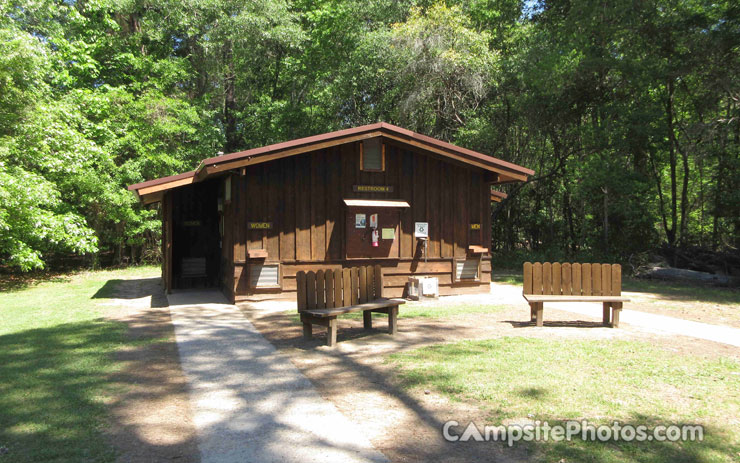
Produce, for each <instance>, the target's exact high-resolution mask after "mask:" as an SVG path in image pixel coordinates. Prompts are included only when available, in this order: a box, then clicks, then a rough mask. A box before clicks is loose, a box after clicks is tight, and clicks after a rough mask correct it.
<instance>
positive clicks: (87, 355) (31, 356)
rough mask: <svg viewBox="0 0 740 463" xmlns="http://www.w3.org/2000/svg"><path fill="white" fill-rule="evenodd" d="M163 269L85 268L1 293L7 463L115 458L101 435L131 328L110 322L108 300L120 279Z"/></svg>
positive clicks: (0, 434) (0, 388) (1, 423)
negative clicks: (117, 357)
mask: <svg viewBox="0 0 740 463" xmlns="http://www.w3.org/2000/svg"><path fill="white" fill-rule="evenodd" d="M158 272H159V270H158V269H157V268H154V267H136V268H129V269H124V270H114V271H96V272H85V273H78V274H72V275H69V276H65V277H55V278H52V279H50V280H48V281H39V282H35V283H33V284H24V285H13V286H12V287H15V288H17V289H14V290H10V291H4V292H0V320H1V321H0V447H6V448H7V453H6V454H5V455H2V454H0V463H4V462H6V461H7V462H10V461H13V462H43V461H54V462H82V461H85V462H93V461H94V462H105V461H112V460H113V459H114V458H115V455H114V454H113V450H112V449H111V447H110V446H109V445H108V443H107V441H106V439H104V438H103V436H102V432H103V430H104V427H105V424H106V422H105V419H106V415H105V414H106V408H105V398H106V395H107V394H109V393H110V392H111V391H110V383H109V380H108V375H109V374H110V373H113V372H114V371H116V368H117V365H116V364H115V363H114V362H113V360H112V355H111V354H112V353H113V352H114V351H115V350H116V349H118V348H119V347H121V346H122V344H123V343H124V333H125V326H124V325H123V324H120V323H114V322H110V321H106V320H105V319H103V318H102V317H103V311H104V307H102V305H101V302H105V300H106V299H107V298H110V297H111V294H112V293H113V291H114V290H115V282H114V281H113V280H118V279H128V278H136V277H142V278H143V277H152V276H154V275H157V274H158ZM4 287H5V288H7V287H8V286H4Z"/></svg>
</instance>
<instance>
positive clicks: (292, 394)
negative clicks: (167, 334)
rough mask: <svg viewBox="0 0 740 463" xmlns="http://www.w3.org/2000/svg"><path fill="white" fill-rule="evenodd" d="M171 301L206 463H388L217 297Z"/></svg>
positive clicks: (194, 294) (207, 294) (184, 295)
mask: <svg viewBox="0 0 740 463" xmlns="http://www.w3.org/2000/svg"><path fill="white" fill-rule="evenodd" d="M168 299H169V305H170V312H171V314H172V321H173V324H174V326H175V336H176V340H177V345H178V348H179V353H180V360H181V364H182V367H183V371H184V372H185V375H186V376H187V378H188V382H189V385H190V387H189V394H190V401H191V404H192V407H193V414H194V422H195V427H196V429H197V433H198V447H199V450H200V453H201V459H202V462H203V463H211V462H214V463H215V462H218V463H228V462H239V463H243V462H314V461H315V462H322V463H323V462H342V463H345V462H347V463H350V462H385V461H387V459H386V458H385V457H384V456H383V454H382V453H380V452H379V451H377V450H375V449H374V448H373V446H372V444H371V443H370V441H369V440H368V439H367V437H365V435H364V434H363V432H362V429H360V428H359V427H358V426H357V425H356V424H355V423H353V422H352V421H350V420H349V419H347V418H346V417H345V416H344V415H342V414H341V413H340V412H339V411H338V410H337V409H336V407H335V406H334V405H333V404H332V403H330V402H329V401H327V400H324V399H323V398H322V397H321V396H320V395H319V394H318V392H317V391H316V389H315V388H314V387H313V385H312V384H311V382H310V381H309V380H308V379H307V378H306V377H305V376H304V375H303V374H302V373H301V372H300V371H299V370H298V369H297V368H296V367H295V366H294V365H293V364H292V363H291V362H290V360H288V358H287V357H285V356H284V355H281V354H280V353H279V352H277V350H276V349H275V348H274V347H273V346H272V344H270V343H269V342H267V340H266V339H265V338H264V337H262V335H261V334H260V333H259V332H258V331H257V330H256V329H255V328H254V326H253V325H252V324H251V323H250V322H249V321H248V320H247V319H246V318H245V317H244V316H243V315H242V313H241V312H240V311H239V309H238V308H237V307H236V306H233V305H230V304H228V303H227V302H226V300H225V298H224V297H223V296H222V295H221V293H219V292H217V291H183V292H176V293H174V294H170V295H168Z"/></svg>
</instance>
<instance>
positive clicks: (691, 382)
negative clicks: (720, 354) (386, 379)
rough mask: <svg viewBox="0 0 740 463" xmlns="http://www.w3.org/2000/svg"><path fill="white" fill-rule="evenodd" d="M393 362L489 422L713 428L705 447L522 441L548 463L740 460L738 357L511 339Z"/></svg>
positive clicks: (630, 344)
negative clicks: (479, 412)
mask: <svg viewBox="0 0 740 463" xmlns="http://www.w3.org/2000/svg"><path fill="white" fill-rule="evenodd" d="M389 361H390V362H392V363H393V364H394V365H395V367H396V368H397V369H398V371H399V374H400V376H401V379H402V384H403V385H404V387H406V388H410V389H414V390H417V391H420V390H423V389H432V390H435V391H437V392H439V393H442V394H445V395H447V396H449V397H450V398H452V399H453V400H462V401H465V402H471V403H474V404H476V405H477V406H479V408H480V409H482V410H483V411H484V413H485V414H486V416H487V417H488V418H487V422H486V423H478V424H479V425H480V426H483V425H499V424H502V422H504V421H506V420H514V421H516V422H519V421H521V420H522V419H523V420H528V419H531V420H541V421H545V420H547V421H549V423H550V424H551V425H552V424H556V423H559V422H562V421H564V420H569V419H578V420H580V419H586V420H589V422H590V423H591V424H594V425H600V424H611V423H612V422H613V421H614V420H618V421H620V422H621V423H622V424H628V423H631V424H645V425H648V426H654V425H656V424H666V425H670V424H702V425H704V426H705V439H704V441H703V442H680V443H670V442H657V441H652V442H642V443H638V442H632V443H627V442H623V441H622V442H609V443H601V442H589V441H583V440H572V441H570V442H567V441H562V442H559V443H556V442H552V441H549V442H537V443H533V444H523V443H522V444H519V445H528V446H531V448H532V449H534V450H537V455H538V456H539V457H540V458H541V459H542V460H543V461H566V462H620V461H631V462H666V463H668V462H677V461H685V462H705V461H707V462H709V461H717V462H725V461H727V462H729V461H738V458H740V430H739V429H738V421H737V417H738V416H740V363H738V362H737V361H736V360H733V359H729V358H718V359H714V360H707V359H705V358H701V357H693V356H686V355H680V354H677V353H674V352H671V351H668V350H664V349H662V348H659V347H655V346H652V345H649V344H646V343H641V342H635V341H604V340H601V341H584V340H552V339H531V338H523V337H504V338H499V339H493V340H485V341H464V342H459V343H454V344H444V345H435V346H430V347H425V348H420V349H416V350H412V351H407V352H402V353H398V354H393V355H391V356H390V358H389ZM458 421H461V422H462V421H463V420H462V419H461V420H458ZM464 425H467V423H464ZM459 445H465V444H464V443H461V444H459Z"/></svg>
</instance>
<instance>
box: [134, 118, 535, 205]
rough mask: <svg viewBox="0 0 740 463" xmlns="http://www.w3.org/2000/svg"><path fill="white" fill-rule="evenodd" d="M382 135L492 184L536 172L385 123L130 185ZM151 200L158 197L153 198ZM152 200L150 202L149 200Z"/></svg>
mask: <svg viewBox="0 0 740 463" xmlns="http://www.w3.org/2000/svg"><path fill="white" fill-rule="evenodd" d="M379 136H380V137H383V138H385V139H387V140H389V141H391V142H396V143H398V144H401V145H405V146H409V147H412V148H417V149H420V150H422V151H427V152H431V153H434V154H437V155H440V156H443V157H447V158H451V159H454V160H456V161H459V162H463V163H465V164H470V165H474V166H476V167H479V168H481V169H484V170H487V171H490V172H493V173H495V174H496V176H495V178H496V181H494V182H493V183H509V182H517V181H526V180H527V178H528V176H530V175H533V174H534V171H533V170H531V169H527V168H526V167H522V166H518V165H516V164H512V163H510V162H506V161H503V160H501V159H497V158H494V157H492V156H488V155H485V154H482V153H478V152H476V151H473V150H469V149H466V148H462V147H459V146H456V145H453V144H452V143H447V142H444V141H442V140H437V139H436V138H432V137H428V136H426V135H421V134H419V133H416V132H412V131H410V130H406V129H403V128H401V127H397V126H395V125H392V124H387V123H385V122H378V123H376V124H369V125H363V126H361V127H355V128H351V129H345V130H337V131H335V132H329V133H325V134H321V135H314V136H311V137H305V138H298V139H296V140H291V141H286V142H282V143H276V144H273V145H268V146H263V147H261V148H254V149H250V150H246V151H239V152H237V153H231V154H226V155H222V156H216V157H212V158H208V159H205V160H203V161H202V162H201V163H200V165H199V166H198V168H197V169H196V170H194V171H192V172H186V173H184V174H179V175H173V176H170V177H162V178H159V179H155V180H150V181H148V182H142V183H137V184H135V185H131V186H129V187H128V189H129V190H132V191H135V192H136V193H137V194H138V195H139V196H145V195H153V194H155V193H159V192H162V191H164V190H168V189H171V188H176V187H179V186H182V185H187V184H190V183H193V182H198V181H201V180H204V179H205V178H207V177H209V176H212V175H215V174H218V173H222V172H226V171H229V170H232V169H238V168H240V167H246V166H250V165H255V164H260V163H262V162H269V161H272V160H275V159H280V158H284V157H288V156H295V155H297V154H301V153H305V152H308V151H314V150H319V149H324V148H328V147H331V146H337V145H341V144H344V143H351V142H356V141H361V140H365V139H368V138H374V137H379ZM150 199H151V200H155V201H156V200H157V199H156V198H154V197H151V198H150ZM149 202H151V201H149Z"/></svg>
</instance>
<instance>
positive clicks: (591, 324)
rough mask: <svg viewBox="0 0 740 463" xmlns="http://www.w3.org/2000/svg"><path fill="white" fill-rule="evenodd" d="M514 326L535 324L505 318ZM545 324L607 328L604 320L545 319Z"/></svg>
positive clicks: (565, 326)
mask: <svg viewBox="0 0 740 463" xmlns="http://www.w3.org/2000/svg"><path fill="white" fill-rule="evenodd" d="M504 323H508V324H510V325H511V326H512V327H513V328H529V327H532V326H535V322H533V321H521V320H505V321H504ZM542 325H543V326H546V327H550V328H607V326H605V325H604V324H603V323H602V322H590V321H585V320H552V321H547V320H544V321H543V322H542Z"/></svg>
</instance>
